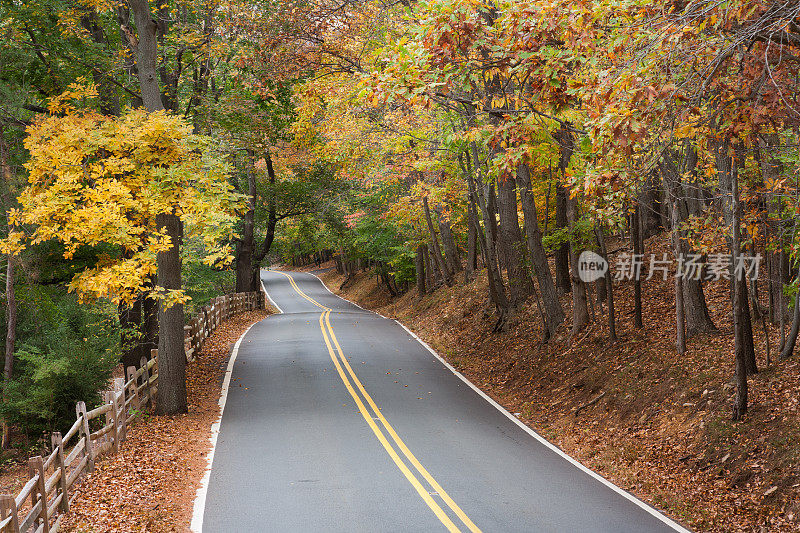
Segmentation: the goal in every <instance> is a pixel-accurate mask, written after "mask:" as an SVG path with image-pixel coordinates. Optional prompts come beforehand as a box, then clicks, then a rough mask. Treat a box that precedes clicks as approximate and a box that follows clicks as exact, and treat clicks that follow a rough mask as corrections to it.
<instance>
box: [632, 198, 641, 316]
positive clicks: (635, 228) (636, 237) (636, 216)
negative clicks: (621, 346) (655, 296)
mask: <svg viewBox="0 0 800 533" xmlns="http://www.w3.org/2000/svg"><path fill="white" fill-rule="evenodd" d="M630 228H631V241H632V242H631V244H632V245H633V246H632V248H633V256H634V259H635V258H641V257H643V252H642V248H643V246H642V239H641V211H640V209H639V204H638V203H637V204H636V207H634V209H633V213H631V216H630ZM633 325H634V327H636V328H638V329H642V328H643V327H644V322H643V321H642V277H641V273H636V275H635V276H634V278H633Z"/></svg>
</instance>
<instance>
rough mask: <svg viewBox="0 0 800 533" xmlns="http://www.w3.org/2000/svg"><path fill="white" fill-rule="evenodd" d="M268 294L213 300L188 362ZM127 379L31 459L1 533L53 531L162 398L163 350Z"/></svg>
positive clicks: (192, 326)
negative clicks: (88, 480)
mask: <svg viewBox="0 0 800 533" xmlns="http://www.w3.org/2000/svg"><path fill="white" fill-rule="evenodd" d="M264 305H265V304H264V293H263V292H245V293H236V294H228V295H225V296H220V297H217V298H214V299H213V300H211V302H210V304H209V305H207V306H204V307H202V308H201V310H200V312H199V313H198V315H197V316H196V317H195V318H193V319H192V320H190V321H189V324H188V325H186V326H184V331H185V339H186V340H185V346H186V359H187V360H188V361H192V360H194V356H195V353H196V352H197V351H198V350H199V349H200V347H201V346H202V343H203V341H204V340H205V339H206V338H208V337H209V336H210V335H211V334H212V333H213V332H214V330H215V329H216V328H217V326H219V324H220V323H221V322H222V321H223V320H225V319H227V318H230V317H231V316H233V315H235V314H237V313H241V312H244V311H251V310H254V309H263V308H264ZM125 376H126V377H125V378H115V379H114V381H113V389H112V390H108V391H105V392H104V393H103V403H102V404H101V405H100V406H99V407H96V408H94V409H91V410H87V409H86V404H85V403H84V402H78V404H77V405H76V406H75V412H76V417H77V418H76V420H75V423H74V424H72V427H71V428H70V429H69V431H67V432H66V434H64V435H63V436H62V435H61V433H59V432H55V433H53V434H52V437H51V444H52V451H51V452H50V454H49V455H48V456H47V457H42V456H36V457H31V458H30V459H29V460H28V481H27V483H25V486H24V487H22V490H20V492H19V493H18V494H17V495H16V496H14V495H9V494H2V495H0V533H6V532H13V533H34V532H35V533H54V532H56V531H58V529H59V527H60V525H61V520H62V519H63V517H64V513H66V512H67V511H69V506H70V504H71V503H72V501H73V500H74V498H75V496H76V493H75V492H74V490H73V488H74V485H75V483H76V481H78V480H79V479H80V477H81V476H82V475H83V474H84V473H87V472H92V471H93V470H94V465H95V461H96V460H97V458H98V457H99V456H101V455H103V454H105V453H108V452H114V453H116V452H118V451H119V448H120V444H121V443H122V441H124V440H125V436H126V434H127V431H128V426H129V425H130V424H131V422H133V420H135V419H136V417H137V416H139V415H140V414H141V413H142V412H144V411H145V410H146V409H147V408H148V407H153V406H155V403H156V401H157V396H158V350H152V351H151V354H150V359H147V358H145V357H142V359H141V361H140V366H139V368H136V367H135V366H129V367H128V368H126V369H125Z"/></svg>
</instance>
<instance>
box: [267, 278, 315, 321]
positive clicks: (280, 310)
mask: <svg viewBox="0 0 800 533" xmlns="http://www.w3.org/2000/svg"><path fill="white" fill-rule="evenodd" d="M260 274H261V273H260V272H259V276H258V279H259V281H261V290H262V291H264V294H266V295H267V299H268V300H269V303H271V304H272V306H273V307H274V308H275V309H277V310H278V312H279V313H280V314H283V309H281V308H280V307H278V304H276V303H275V300H273V299H272V296H270V295H269V293H268V292H267V288H266V287H265V286H264V280H263V279H261V275H260ZM317 279H319V278H317ZM323 285H324V283H323Z"/></svg>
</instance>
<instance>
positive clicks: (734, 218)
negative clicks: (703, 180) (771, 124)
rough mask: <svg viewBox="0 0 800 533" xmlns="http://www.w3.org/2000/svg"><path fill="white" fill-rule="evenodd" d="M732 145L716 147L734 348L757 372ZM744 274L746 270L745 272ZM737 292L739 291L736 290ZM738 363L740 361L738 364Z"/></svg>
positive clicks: (752, 371) (736, 165) (748, 368)
mask: <svg viewBox="0 0 800 533" xmlns="http://www.w3.org/2000/svg"><path fill="white" fill-rule="evenodd" d="M729 148H730V145H729V144H728V143H727V142H726V143H723V144H721V145H719V146H717V147H716V159H717V169H718V171H719V177H720V190H721V191H722V192H723V193H724V194H723V203H722V207H723V209H722V211H723V216H724V218H725V222H726V224H727V225H728V226H730V228H731V234H730V235H729V237H728V245H729V247H730V250H731V274H732V276H731V280H732V281H731V289H732V294H731V296H732V298H731V305H732V311H733V315H734V326H735V329H736V332H735V339H736V341H735V349H736V357H737V360H738V358H739V357H741V358H742V360H743V361H744V365H745V366H744V368H745V371H746V372H747V373H748V374H755V373H756V372H757V371H758V367H757V365H756V356H755V342H754V340H753V327H752V323H751V320H750V304H749V301H748V297H747V281H746V280H742V281H743V282H742V283H737V282H736V279H735V278H736V277H737V276H735V275H733V274H735V268H734V266H735V265H736V261H737V259H736V258H737V257H739V255H741V253H742V250H741V208H740V206H739V205H740V201H739V162H738V161H737V160H738V159H740V153H741V149H740V148H738V147H737V148H736V155H734V156H731V155H729V154H728V151H729ZM742 274H743V273H742ZM737 291H738V292H737ZM737 364H738V363H737ZM745 396H746V394H745Z"/></svg>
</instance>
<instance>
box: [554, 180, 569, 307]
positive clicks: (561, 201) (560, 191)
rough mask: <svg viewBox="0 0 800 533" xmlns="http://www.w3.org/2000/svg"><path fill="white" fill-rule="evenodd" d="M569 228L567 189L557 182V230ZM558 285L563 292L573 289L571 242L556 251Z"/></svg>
mask: <svg viewBox="0 0 800 533" xmlns="http://www.w3.org/2000/svg"><path fill="white" fill-rule="evenodd" d="M566 228H567V189H566V188H565V187H564V186H563V185H561V183H556V230H562V231H563V230H565V229H566ZM555 267H556V287H558V291H559V292H560V293H561V294H567V293H568V292H570V291H571V290H572V283H571V281H570V276H569V244H568V243H564V244H562V245H561V246H559V247H558V248H557V249H556V251H555Z"/></svg>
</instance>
